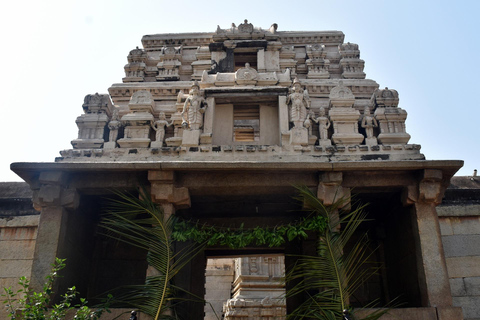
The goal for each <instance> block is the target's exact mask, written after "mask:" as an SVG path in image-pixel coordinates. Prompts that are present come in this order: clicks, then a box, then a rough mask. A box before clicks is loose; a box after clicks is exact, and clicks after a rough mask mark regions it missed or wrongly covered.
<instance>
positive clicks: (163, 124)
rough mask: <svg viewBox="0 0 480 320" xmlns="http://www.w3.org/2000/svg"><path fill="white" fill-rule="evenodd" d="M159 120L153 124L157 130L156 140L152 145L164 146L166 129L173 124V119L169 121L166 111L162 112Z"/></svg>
mask: <svg viewBox="0 0 480 320" xmlns="http://www.w3.org/2000/svg"><path fill="white" fill-rule="evenodd" d="M158 118H159V119H158V120H157V121H155V122H154V123H153V124H152V129H153V130H155V131H156V133H155V141H152V143H151V146H152V147H163V140H164V139H165V129H166V128H167V127H170V126H171V125H172V124H173V121H171V122H170V123H168V121H167V120H166V117H165V113H163V112H160V114H159V116H158Z"/></svg>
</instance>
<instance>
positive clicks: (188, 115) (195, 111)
mask: <svg viewBox="0 0 480 320" xmlns="http://www.w3.org/2000/svg"><path fill="white" fill-rule="evenodd" d="M199 89H200V88H199V86H198V84H197V82H196V81H195V83H194V84H193V86H192V89H191V90H190V94H189V95H188V97H187V99H186V100H185V104H184V105H183V111H182V127H184V128H188V129H191V130H198V129H200V128H201V127H202V125H203V113H204V112H205V109H206V108H207V103H206V101H205V99H204V98H203V97H201V96H200V92H199Z"/></svg>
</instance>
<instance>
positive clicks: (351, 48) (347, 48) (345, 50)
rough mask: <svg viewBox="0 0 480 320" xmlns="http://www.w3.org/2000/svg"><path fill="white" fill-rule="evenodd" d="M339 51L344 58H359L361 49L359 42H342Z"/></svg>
mask: <svg viewBox="0 0 480 320" xmlns="http://www.w3.org/2000/svg"><path fill="white" fill-rule="evenodd" d="M338 51H339V52H340V55H341V56H342V58H348V59H359V58H360V50H359V49H358V44H356V43H350V42H347V43H342V44H341V45H339V46H338Z"/></svg>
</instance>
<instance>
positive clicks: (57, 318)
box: [1, 258, 112, 320]
mask: <svg viewBox="0 0 480 320" xmlns="http://www.w3.org/2000/svg"><path fill="white" fill-rule="evenodd" d="M63 268H65V259H59V258H56V259H55V263H54V264H53V265H52V271H51V272H50V274H49V275H48V276H47V278H46V282H45V284H44V286H43V290H42V291H41V292H34V291H31V290H30V281H29V280H28V279H27V278H26V277H20V279H19V282H18V283H19V284H20V286H21V289H20V290H18V291H16V292H14V291H13V290H12V288H11V287H8V288H3V289H4V291H5V293H4V294H2V295H1V297H2V298H4V299H5V300H4V301H3V303H4V304H5V307H6V308H7V310H8V315H9V317H10V320H62V319H65V317H66V315H67V313H68V312H69V311H70V310H73V309H78V310H77V311H76V313H75V316H74V318H73V319H75V320H98V319H99V318H100V316H101V315H102V314H103V313H104V312H110V310H109V309H108V304H109V301H110V300H111V298H112V297H111V296H108V298H107V300H106V301H105V303H104V305H103V306H102V307H100V308H98V309H95V310H92V309H90V308H89V307H88V306H87V300H86V299H84V298H80V303H79V304H75V305H74V304H73V301H74V300H75V298H76V297H77V295H78V292H77V290H76V288H75V287H71V288H69V289H68V290H67V292H66V293H65V294H63V295H62V296H61V301H60V303H58V304H53V305H51V299H50V296H51V295H52V293H53V291H52V287H53V283H54V282H55V279H56V278H57V277H58V272H59V271H60V270H62V269H63Z"/></svg>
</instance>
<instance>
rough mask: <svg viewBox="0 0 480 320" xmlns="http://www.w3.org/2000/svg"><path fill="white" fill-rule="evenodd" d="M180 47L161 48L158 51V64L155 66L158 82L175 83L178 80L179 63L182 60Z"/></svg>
mask: <svg viewBox="0 0 480 320" xmlns="http://www.w3.org/2000/svg"><path fill="white" fill-rule="evenodd" d="M182 49H183V48H182V47H181V46H180V47H179V48H175V47H170V46H168V47H163V48H162V50H161V51H160V55H159V58H160V62H159V63H158V64H157V69H158V75H157V77H156V78H157V80H158V81H175V80H180V74H179V70H180V66H181V65H182V63H181V62H180V60H181V58H182Z"/></svg>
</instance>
